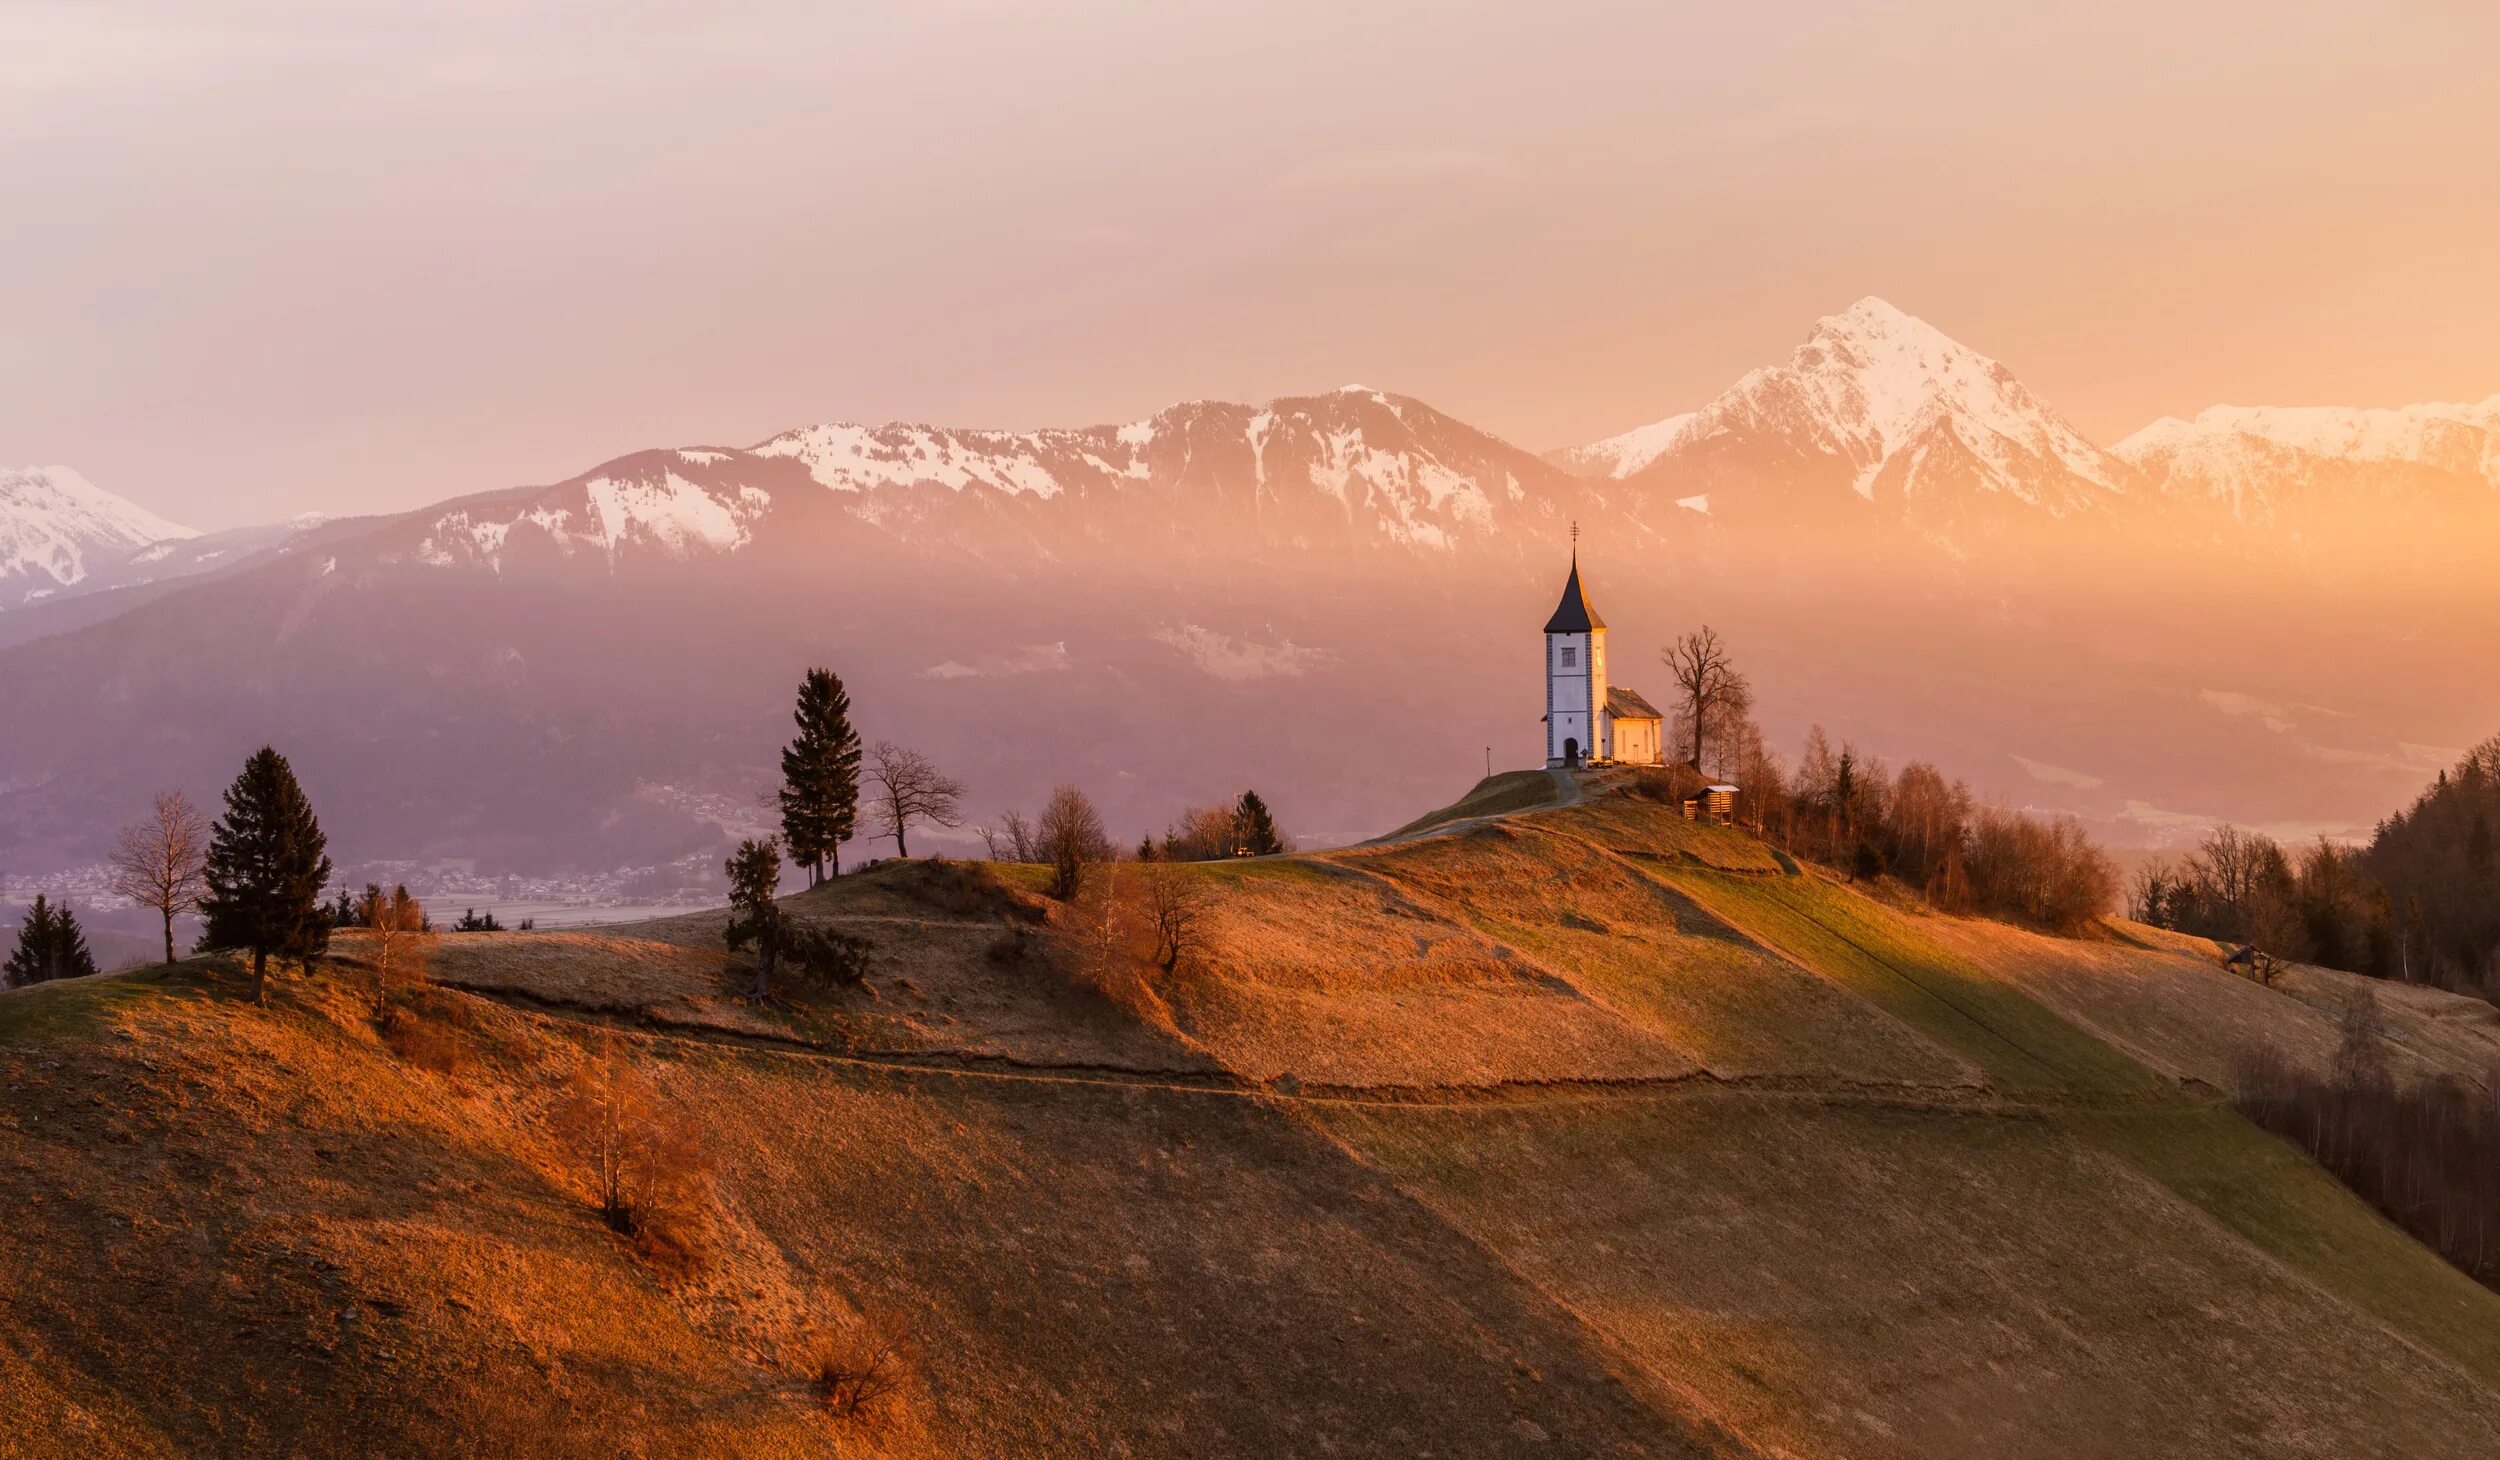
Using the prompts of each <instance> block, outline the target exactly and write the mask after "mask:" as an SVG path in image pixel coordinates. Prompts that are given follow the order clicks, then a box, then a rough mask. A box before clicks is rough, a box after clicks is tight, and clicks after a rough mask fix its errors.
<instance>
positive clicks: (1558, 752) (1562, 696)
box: [1545, 528, 1666, 768]
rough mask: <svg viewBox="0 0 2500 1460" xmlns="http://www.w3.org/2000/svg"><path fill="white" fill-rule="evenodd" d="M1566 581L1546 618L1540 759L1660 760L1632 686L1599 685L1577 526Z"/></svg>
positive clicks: (1596, 632)
mask: <svg viewBox="0 0 2500 1460" xmlns="http://www.w3.org/2000/svg"><path fill="white" fill-rule="evenodd" d="M1572 536H1573V538H1574V539H1575V540H1574V542H1573V545H1572V552H1571V578H1570V581H1569V582H1566V583H1565V584H1563V595H1562V603H1561V604H1560V605H1559V606H1558V607H1556V608H1555V610H1554V616H1553V617H1552V618H1549V619H1547V620H1546V621H1545V764H1546V765H1547V766H1548V767H1549V768H1550V767H1555V766H1569V767H1574V768H1576V767H1579V766H1582V765H1607V764H1615V765H1659V764H1662V763H1663V748H1664V746H1665V743H1666V733H1665V732H1666V727H1665V725H1664V723H1663V722H1662V721H1661V719H1660V717H1659V714H1658V712H1657V710H1655V709H1653V708H1651V706H1650V703H1649V701H1647V700H1645V699H1643V698H1641V696H1640V692H1639V691H1637V690H1633V689H1629V688H1626V687H1624V686H1622V685H1618V684H1609V683H1607V682H1606V621H1605V620H1604V619H1602V618H1599V617H1598V616H1597V610H1596V608H1595V607H1593V606H1592V605H1591V604H1590V603H1589V598H1588V593H1587V591H1586V590H1584V589H1582V588H1581V586H1580V552H1579V545H1578V542H1577V538H1578V536H1579V532H1578V529H1576V528H1575V529H1573V533H1572Z"/></svg>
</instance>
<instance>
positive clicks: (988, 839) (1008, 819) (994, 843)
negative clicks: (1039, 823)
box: [972, 811, 1042, 862]
mask: <svg viewBox="0 0 2500 1460" xmlns="http://www.w3.org/2000/svg"><path fill="white" fill-rule="evenodd" d="M972 830H973V833H974V834H975V835H977V836H979V837H980V838H981V845H982V847H983V848H984V849H985V850H986V851H987V852H988V853H989V858H990V860H991V861H993V862H1038V861H1041V860H1042V856H1041V853H1040V851H1039V850H1038V847H1039V839H1038V838H1036V837H1035V836H1034V835H1033V823H1032V822H1030V821H1027V820H1025V819H1024V813H1023V812H1021V811H1009V812H1006V813H1005V814H1003V815H1001V816H1000V817H999V818H998V825H996V826H976V827H974V828H973V829H972Z"/></svg>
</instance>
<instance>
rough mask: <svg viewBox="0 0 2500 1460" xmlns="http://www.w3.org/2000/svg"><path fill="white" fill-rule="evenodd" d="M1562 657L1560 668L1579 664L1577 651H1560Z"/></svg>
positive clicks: (1578, 652)
mask: <svg viewBox="0 0 2500 1460" xmlns="http://www.w3.org/2000/svg"><path fill="white" fill-rule="evenodd" d="M1562 656H1563V657H1562V667H1563V668H1565V669H1569V668H1571V667H1572V666H1573V665H1575V664H1578V663H1579V662H1580V651H1579V650H1577V649H1571V648H1566V649H1564V650H1563V651H1562Z"/></svg>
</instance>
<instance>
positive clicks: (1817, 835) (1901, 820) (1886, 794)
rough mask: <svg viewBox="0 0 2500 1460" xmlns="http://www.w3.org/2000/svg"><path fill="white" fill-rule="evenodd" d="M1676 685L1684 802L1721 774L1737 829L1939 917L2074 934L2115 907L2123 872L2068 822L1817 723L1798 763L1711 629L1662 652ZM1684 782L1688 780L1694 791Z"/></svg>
mask: <svg viewBox="0 0 2500 1460" xmlns="http://www.w3.org/2000/svg"><path fill="white" fill-rule="evenodd" d="M1661 657H1662V658H1663V659H1664V661H1665V663H1666V665H1667V668H1668V670H1669V672H1670V673H1671V674H1672V675H1673V676H1674V678H1675V683H1676V686H1677V690H1678V697H1677V709H1676V719H1675V724H1674V729H1673V735H1672V738H1671V741H1670V743H1671V744H1674V745H1675V746H1676V747H1678V749H1679V750H1681V751H1683V752H1684V753H1685V760H1684V764H1683V766H1682V767H1681V769H1682V771H1683V772H1684V775H1683V777H1682V778H1681V780H1680V781H1679V780H1677V778H1675V777H1670V780H1671V781H1676V782H1677V783H1676V784H1675V791H1676V794H1678V795H1681V794H1685V793H1687V792H1689V791H1690V790H1692V789H1694V788H1696V787H1698V785H1699V784H1700V781H1701V779H1702V778H1705V777H1713V776H1715V777H1716V778H1717V779H1719V780H1721V781H1725V782H1730V783H1733V784H1735V785H1737V786H1738V787H1740V788H1741V793H1740V797H1739V801H1738V812H1737V817H1738V820H1739V821H1740V822H1741V823H1742V824H1743V825H1744V826H1746V827H1747V828H1748V829H1750V830H1751V831H1753V832H1754V834H1755V835H1757V836H1759V837H1761V838H1762V839H1763V840H1765V841H1767V842H1769V843H1771V844H1772V845H1773V846H1776V847H1779V848H1780V849H1782V850H1783V851H1786V852H1789V853H1791V854H1792V855H1795V856H1799V857H1803V858H1806V859H1808V860H1811V861H1817V862H1821V863H1823V864H1824V865H1826V866H1829V867H1832V868H1835V869H1837V870H1839V871H1841V872H1844V873H1846V874H1848V875H1849V876H1851V877H1853V878H1865V879H1870V880H1871V879H1878V878H1890V879H1892V880H1894V881H1896V882H1898V883H1900V884H1901V885H1903V886H1906V887H1908V888H1909V889H1910V890H1912V891H1914V892H1916V893H1918V894H1919V895H1920V896H1921V897H1923V898H1925V899H1926V900H1927V902H1928V903H1930V904H1931V905H1933V906H1934V907H1936V908H1937V909H1939V910H1940V911H1944V912H1952V913H1979V914H1984V915H1987V916H1990V917H1999V918H2010V919H2013V920H2016V921H2019V922H2025V923H2029V924H2032V925H2033V926H2036V927H2042V928H2048V929H2052V930H2055V931H2060V932H2072V931H2076V930H2078V929H2081V928H2083V927H2085V926H2087V925H2089V924H2090V923H2091V922H2092V921H2093V920H2094V919H2096V918H2099V917H2101V916H2103V915H2105V914H2107V913H2108V912H2110V911H2112V910H2113V909H2114V908H2115V907H2116V905H2117V901H2118V892H2119V877H2118V869H2117V865H2116V864H2115V863H2113V862H2112V861H2111V860H2110V859H2109V856H2108V854H2107V853H2105V852H2103V851H2102V850H2100V849H2099V848H2098V847H2095V846H2094V845H2093V844H2092V841H2091V839H2090V838H2089V837H2088V836H2086V835H2085V834H2084V830H2083V826H2082V823H2080V822H2078V821H2076V820H2075V819H2074V818H2073V817H2071V816H2056V817H2048V818H2042V817H2037V816H2032V815H2029V814H2026V813H2024V812H2020V811H2016V810H2013V809H2011V808H2009V807H2004V806H1992V805H1988V804H1985V803H1983V802H1981V801H1980V800H1979V799H1978V798H1977V797H1976V796H1974V795H1973V794H1972V793H1971V789H1970V787H1969V785H1968V784H1967V783H1965V782H1963V781H1960V780H1947V779H1946V778H1945V776H1944V773H1943V772H1941V771H1939V770H1937V769H1936V768H1935V767H1934V766H1932V765H1929V764H1927V763H1926V762H1924V761H1911V762H1910V763H1908V764H1906V765H1904V766H1902V767H1901V769H1900V770H1899V771H1894V770H1893V769H1891V768H1890V767H1889V766H1887V765H1886V764H1885V763H1884V762H1883V761H1882V760H1880V759H1877V758H1874V757H1870V756H1867V755H1864V754H1862V753H1860V752H1859V750H1858V748H1857V747H1856V746H1855V745H1853V744H1850V743H1847V742H1845V741H1844V742H1843V743H1842V744H1841V745H1840V746H1839V747H1838V748H1837V749H1835V748H1834V747H1833V745H1832V743H1831V739H1830V737H1829V736H1828V735H1826V734H1825V733H1824V731H1823V727H1822V726H1820V725H1817V726H1815V727H1813V728H1812V729H1811V730H1809V731H1808V732H1807V734H1806V742H1805V747H1804V750H1803V753H1802V754H1800V755H1799V756H1798V758H1797V761H1796V764H1795V765H1794V766H1793V767H1792V766H1791V765H1790V764H1789V763H1788V762H1787V761H1785V760H1784V759H1782V758H1781V757H1780V756H1779V755H1777V754H1776V753H1774V752H1773V751H1772V750H1771V749H1770V747H1769V745H1768V744H1767V743H1766V742H1765V740H1764V738H1763V735H1762V727H1761V726H1760V725H1758V724H1756V723H1755V722H1754V719H1753V694H1752V690H1751V689H1750V687H1749V686H1748V685H1747V684H1746V682H1745V677H1744V675H1743V674H1742V673H1740V672H1739V671H1738V670H1737V668H1736V666H1735V663H1734V659H1733V656H1732V655H1731V653H1730V651H1729V648H1728V645H1727V643H1726V641H1725V640H1723V639H1722V638H1721V637H1720V636H1719V635H1718V634H1717V633H1716V632H1715V631H1713V630H1712V629H1710V628H1709V627H1708V626H1706V625H1705V626H1704V627H1702V628H1701V629H1700V630H1698V631H1696V632H1695V633H1692V634H1688V635H1686V636H1685V637H1683V638H1681V639H1679V640H1677V641H1676V642H1675V643H1674V644H1673V645H1671V646H1669V647H1668V648H1667V650H1666V651H1665V652H1664V653H1663V654H1662V656H1661ZM1685 782H1689V784H1685Z"/></svg>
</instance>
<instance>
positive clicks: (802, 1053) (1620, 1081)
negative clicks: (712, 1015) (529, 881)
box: [443, 984, 2218, 1119]
mask: <svg viewBox="0 0 2500 1460" xmlns="http://www.w3.org/2000/svg"><path fill="white" fill-rule="evenodd" d="M443 986H444V987H450V988H457V989H458V990H459V992H461V993H464V994H466V995H468V996H470V997H472V998H478V999H483V1000H486V1001H487V1002H489V1003H493V1004H496V1005H499V1006H501V1007H504V1008H507V1009H510V1010H512V1011H513V1012H515V1013H518V1014H521V1015H523V1016H524V1017H528V1018H534V1019H540V1020H544V1021H547V1022H549V1023H555V1024H568V1025H590V1026H596V1027H599V1028H601V1029H606V1030H613V1031H615V1032H616V1033H618V1034H620V1035H622V1036H624V1037H625V1038H628V1039H633V1040H638V1041H642V1042H645V1043H650V1044H656V1045H674V1046H679V1047H708V1048H712V1049H721V1050H734V1051H739V1052H742V1053H746V1054H752V1055H758V1056H762V1057H765V1058H772V1059H790V1060H800V1061H813V1062H816V1063H819V1064H827V1065H834V1066H839V1067H842V1068H846V1069H854V1070H860V1071H863V1072H866V1071H874V1072H877V1073H881V1074H889V1075H903V1076H910V1075H918V1076H930V1077H936V1078H941V1079H956V1080H965V1081H973V1082H992V1083H1009V1084H1024V1085H1058V1086H1091V1087H1097V1088H1105V1089H1119V1090H1147V1091H1153V1092H1155V1093H1158V1094H1169V1095H1189V1096H1202V1097H1211V1098H1215V1099H1226V1100H1259V1101H1272V1102H1279V1103H1286V1104H1308V1105H1335V1106H1362V1107H1370V1108H1378V1109H1413V1108H1416V1107H1419V1106H1422V1107H1444V1108H1462V1107H1470V1106H1485V1105H1506V1104H1523V1103H1546V1102H1561V1103H1584V1102H1598V1101H1608V1100H1625V1099H1641V1098H1657V1097H1660V1096H1697V1095H1705V1094H1713V1093H1725V1094H1745V1095H1753V1096H1759V1097H1764V1098H1771V1099H1782V1100H1794V1101H1803V1102H1811V1103H1816V1104H1825V1105H1849V1106H1856V1107H1861V1108H1874V1109H1889V1110H1902V1111H1918V1112H1931V1113H1940V1114H1961V1115H1982V1116H1999V1117H2008V1118H2016V1119H2029V1118H2032V1117H2035V1116H2037V1115H2039V1114H2041V1113H2043V1112H2047V1111H2082V1112H2103V1113H2114V1112H2120V1111H2140V1110H2146V1109H2182V1110H2184V1109H2196V1108H2202V1107H2206V1106H2211V1105H2215V1104H2217V1103H2218V1102H2217V1101H2215V1100H2198V1099H2168V1100H2159V1101H2148V1100H2142V1099H2137V1100H2117V1101H2112V1100H2107V1099H2085V1098H2074V1099H2066V1098H2061V1097H2058V1096H2056V1095H2053V1094H2050V1095H2043V1094H2040V1093H2033V1094H2029V1095H2026V1096H2024V1097H2022V1098H2013V1097H2009V1096H2007V1095H2005V1094H2004V1093H2002V1092H1999V1091H1992V1090H1974V1089H1972V1088H1970V1087H1968V1086H1964V1085H1911V1084H1869V1083H1862V1082H1853V1081H1847V1080H1822V1079H1810V1078H1802V1077H1798V1076H1789V1075H1766V1076H1736V1077H1731V1076H1726V1075H1718V1074H1713V1073H1712V1072H1710V1071H1708V1070H1703V1069H1696V1070H1694V1071H1693V1072H1691V1073H1689V1074H1682V1075H1651V1076H1625V1077H1620V1078H1591V1079H1553V1080H1499V1081H1492V1082H1488V1083H1485V1084H1479V1085H1362V1086H1334V1085H1304V1084H1301V1083H1299V1082H1291V1081H1278V1082H1275V1083H1261V1082H1258V1081H1254V1080H1250V1079H1246V1078H1244V1077H1242V1076H1240V1075H1235V1074H1229V1073H1223V1072H1212V1073H1204V1074H1199V1073H1193V1072H1189V1071H1182V1070H1157V1069H1144V1068H1137V1067H1132V1066H1126V1065H1105V1064H1050V1063H1042V1062H1038V1061H1029V1060H1020V1059H1017V1058H1015V1057H1014V1056H1011V1055H993V1054H974V1053H970V1052H966V1051H948V1050H888V1051H877V1050H850V1051H842V1050H830V1049H826V1048H824V1047H822V1046H821V1045H815V1044H810V1043H808V1042H807V1041H805V1040H803V1039H800V1038H797V1037H795V1036H781V1035H772V1034H764V1033H757V1032H749V1031H742V1030H734V1029H717V1028H708V1027H696V1026H686V1025H664V1026H657V1027H655V1026H653V1025H652V1024H650V1023H649V1022H647V1021H644V1020H641V1019H636V1018H628V1017H625V1016H622V1015H619V1014H617V1013H616V1012H614V1011H610V1010H598V1009H576V1008H572V1007H569V1006H566V1005H563V1004H559V1003H553V1002H550V1001H548V1000H544V999H535V998H531V997H530V996H528V995H526V994H516V993H515V992H514V991H512V990H509V989H493V988H464V987H460V986H459V985H457V984H444V985H443Z"/></svg>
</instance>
